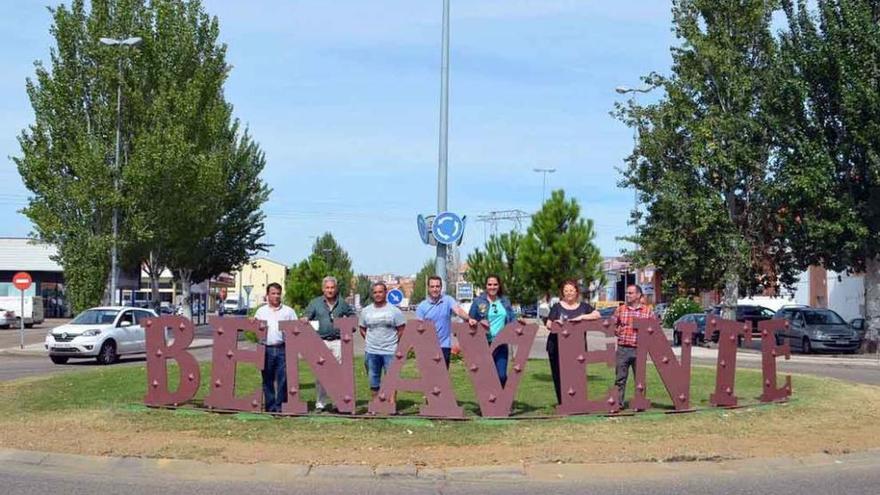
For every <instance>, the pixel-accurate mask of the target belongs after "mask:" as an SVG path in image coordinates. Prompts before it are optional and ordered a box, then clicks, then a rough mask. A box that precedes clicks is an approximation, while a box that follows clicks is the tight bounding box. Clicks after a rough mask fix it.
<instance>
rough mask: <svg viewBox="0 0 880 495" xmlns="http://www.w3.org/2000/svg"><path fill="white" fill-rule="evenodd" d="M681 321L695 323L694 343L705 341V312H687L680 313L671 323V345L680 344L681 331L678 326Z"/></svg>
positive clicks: (698, 343)
mask: <svg viewBox="0 0 880 495" xmlns="http://www.w3.org/2000/svg"><path fill="white" fill-rule="evenodd" d="M682 323H696V324H697V331H696V333H694V345H700V343H702V342H705V341H706V313H689V314H686V315H682V316H681V318H679V319H677V320H675V323H673V324H672V345H681V331H680V330H679V328H678V326H679V325H680V324H682Z"/></svg>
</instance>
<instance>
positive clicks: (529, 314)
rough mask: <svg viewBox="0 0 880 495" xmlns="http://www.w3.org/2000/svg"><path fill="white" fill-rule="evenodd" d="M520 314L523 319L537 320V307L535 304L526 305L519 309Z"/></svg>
mask: <svg viewBox="0 0 880 495" xmlns="http://www.w3.org/2000/svg"><path fill="white" fill-rule="evenodd" d="M520 313H521V314H522V316H523V318H537V317H538V305H537V304H526V305H523V306H522V308H520Z"/></svg>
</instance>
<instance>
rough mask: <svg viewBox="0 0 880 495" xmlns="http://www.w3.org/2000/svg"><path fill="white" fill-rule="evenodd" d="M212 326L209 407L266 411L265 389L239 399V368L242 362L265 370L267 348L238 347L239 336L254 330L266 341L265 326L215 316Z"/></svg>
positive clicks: (207, 402) (258, 322) (248, 321)
mask: <svg viewBox="0 0 880 495" xmlns="http://www.w3.org/2000/svg"><path fill="white" fill-rule="evenodd" d="M208 324H209V325H210V326H211V328H212V330H213V332H214V352H213V356H212V360H213V363H212V368H211V386H210V392H208V396H207V397H206V398H205V405H206V406H208V407H212V408H216V409H227V410H232V411H260V410H261V409H262V407H261V405H262V396H263V392H262V389H259V388H258V389H257V390H255V391H254V392H253V393H250V394H247V395H245V396H244V397H236V396H235V369H236V366H237V365H238V363H250V364H253V365H254V366H256V367H257V370H259V371H262V370H263V365H264V363H265V361H266V348H265V346H263V345H261V344H258V345H257V349H256V350H247V349H239V348H238V333H239V332H240V331H251V332H254V333H255V334H256V336H257V339H258V340H259V341H260V342H264V341H265V338H266V326H265V323H263V322H261V321H259V320H254V319H250V318H245V317H241V316H239V317H235V318H220V317H218V316H211V317H210V318H208Z"/></svg>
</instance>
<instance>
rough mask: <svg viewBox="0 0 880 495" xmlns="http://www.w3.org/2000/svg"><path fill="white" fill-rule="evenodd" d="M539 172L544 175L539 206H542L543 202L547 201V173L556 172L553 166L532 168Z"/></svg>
mask: <svg viewBox="0 0 880 495" xmlns="http://www.w3.org/2000/svg"><path fill="white" fill-rule="evenodd" d="M532 170H534V171H535V172H537V173H539V174H543V175H544V182H543V184H542V185H541V206H542V207H543V206H544V202H545V201H547V174H552V173H553V172H556V169H555V168H535V169H532Z"/></svg>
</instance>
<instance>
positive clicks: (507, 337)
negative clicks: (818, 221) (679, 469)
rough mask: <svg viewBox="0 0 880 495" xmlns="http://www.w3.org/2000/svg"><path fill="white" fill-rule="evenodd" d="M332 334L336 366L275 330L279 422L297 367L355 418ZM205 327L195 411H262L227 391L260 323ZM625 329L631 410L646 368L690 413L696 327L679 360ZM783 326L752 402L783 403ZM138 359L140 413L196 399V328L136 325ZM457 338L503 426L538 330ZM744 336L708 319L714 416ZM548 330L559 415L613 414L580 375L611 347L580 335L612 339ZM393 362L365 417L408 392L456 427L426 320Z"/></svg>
mask: <svg viewBox="0 0 880 495" xmlns="http://www.w3.org/2000/svg"><path fill="white" fill-rule="evenodd" d="M336 323H337V325H338V328H339V329H340V334H341V339H342V342H341V349H342V355H341V362H337V361H336V359H335V358H334V356H333V353H332V352H331V351H330V349H329V348H328V347H327V345H326V344H324V342H323V341H322V340H321V339H320V337H318V335H317V334H316V333H315V332H314V330H313V329H312V327H311V325H309V324H307V323H306V322H302V321H290V322H282V323H281V324H280V329H281V331H282V332H283V333H284V335H285V340H286V342H287V346H286V348H285V355H286V357H287V361H288V363H289V364H288V366H287V376H288V379H289V390H288V397H289V400H288V401H286V403H285V404H284V405H283V406H282V409H283V412H285V413H288V414H305V413H307V412H308V406H307V404H306V403H305V402H304V401H303V400H302V398H301V397H300V395H299V389H300V384H299V369H298V361H299V360H300V359H304V360H306V363H307V365H308V366H309V367H310V368H311V370H312V371H313V373H314V375H315V377H316V380H320V381H321V383H322V384H323V385H324V386H325V388H326V389H327V391H328V393H329V395H330V397H331V398H332V400H333V402H334V403H335V405H336V407H337V409H338V410H339V411H340V412H343V413H354V411H355V403H356V396H355V390H356V386H355V379H354V368H355V366H354V345H353V335H354V332H355V330H356V325H357V321H356V319H355V318H343V319H340V320H338V321H337V322H336ZM209 325H210V326H211V328H212V332H213V335H214V344H213V353H212V359H213V361H212V372H211V383H210V386H209V392H208V396H207V397H206V398H205V401H204V405H205V406H207V407H209V408H212V409H220V410H238V411H254V412H256V411H260V410H261V409H262V407H261V406H262V390H260V389H258V390H256V391H254V392H253V393H250V394H246V395H245V396H243V397H237V396H236V391H235V381H236V380H235V379H236V367H237V365H238V364H239V363H250V364H253V365H254V366H255V367H256V368H257V369H258V370H262V368H263V366H264V362H265V346H263V345H259V344H258V345H257V346H256V350H248V349H239V348H238V341H239V334H240V332H241V331H251V332H253V333H254V334H255V335H256V336H257V338H258V339H259V340H260V341H263V340H264V339H265V337H266V327H265V323H264V322H260V321H257V320H253V319H248V318H242V317H239V318H219V317H213V316H212V317H210V318H209ZM633 325H634V327H635V328H636V330H638V332H639V339H638V349H637V354H636V359H637V364H636V376H635V379H636V393H635V397H634V398H633V401H632V407H633V409H635V410H645V409H648V408H650V406H651V403H650V401H648V399H647V386H646V376H647V366H646V365H647V360H648V357H650V358H651V360H652V361H653V362H654V364H655V367H656V369H657V371H658V374H659V375H660V378H661V380H662V381H663V384H664V386H665V387H666V390H667V392H668V393H669V395H670V396H671V397H672V402H673V404H674V407H675V409H676V410H678V411H687V410H690V405H691V401H690V396H689V395H690V378H691V375H690V367H691V350H692V345H693V334H694V332H695V331H696V325H695V324H693V323H689V324H683V325H680V326H679V327H678V328H677V330H678V331H679V332H680V333H681V335H682V348H681V358H680V360H677V359H676V357H675V354H674V353H673V352H672V347H671V346H670V343H669V341H668V340H667V338H666V336H665V334H664V332H663V330H662V328H661V326H660V322H659V321H658V320H656V319H636V320H635V321H634V322H633ZM786 325H787V323H786V322H785V321H784V320H770V321H763V322H760V323H759V325H758V329H759V331H760V332H761V347H762V372H763V393H762V395H761V397H760V400H761V402H773V401H781V400H785V399H787V398H788V397H790V396H791V393H792V387H791V377H790V376H786V377H785V384H784V385H783V386H782V387H779V386H778V378H777V376H776V367H777V362H776V361H777V359H778V358H780V357H784V358H785V359H789V358H790V356H791V349H790V347H789V345H788V344H787V343H786V344H779V345H778V344H777V343H776V341H777V335H778V334H779V333H780V332H781V331H782V330H783V329H784V328H785V327H786ZM144 326H145V334H146V335H145V338H146V351H147V393H146V395H145V396H144V403H146V404H147V405H149V406H175V407H176V406H178V405H181V404H183V403H185V402H188V401H191V400H192V399H193V397H195V395H196V393H197V390H198V388H199V384H200V381H201V376H200V372H199V363H198V361H197V360H196V359H195V357H194V356H193V355H192V354H191V353H190V352H188V351H187V348H188V347H189V346H190V345H191V344H192V341H193V338H194V336H195V329H194V327H193V324H192V322H191V321H190V320H189V319H186V318H183V317H178V316H163V317H156V318H150V319H148V320H147V321H146V322H145V325H144ZM453 330H454V331H455V334H456V335H457V337H458V342H459V346H460V348H461V352H462V357H463V361H464V366H465V368H466V373H467V375H468V377H469V379H470V380H471V383H472V384H473V387H474V392H475V394H476V396H477V400H478V403H479V406H480V413H481V414H482V415H483V416H486V417H507V416H509V415H510V413H511V408H512V406H513V402H514V400H515V398H516V393H517V390H518V387H519V384H520V381H521V380H522V377H523V375H524V374H525V368H526V364H527V362H528V356H529V352H530V350H531V347H532V344H533V343H534V340H535V337H536V335H537V331H538V326H537V325H535V324H529V325H523V324H521V323H519V322H513V323H510V324H508V325H507V326H506V327H505V328H504V329H503V330H502V331H501V333H499V334H498V336H497V337H496V338H495V339H494V342H493V343H492V344H491V345H490V344H489V342H488V341H487V339H486V329H485V328H484V327H483V326H477V327H474V328H472V327H470V326H468V325H467V324H462V323H456V324H453ZM751 330H752V329H751V327H750V325H749V324H748V323H745V324H743V323H742V322H736V321H730V320H723V319H720V318H717V317H710V320H709V322H708V323H707V329H706V331H707V333H708V334H709V335H711V334H712V333H713V332H716V331H717V332H718V336H719V348H718V362H717V368H716V370H717V373H716V379H715V380H716V381H715V392H714V393H713V394H711V396H710V403H711V404H712V406H715V407H732V406H736V405H737V400H738V398H737V397H736V394H735V393H734V391H735V381H736V354H737V346H738V343H739V341H740V340H743V341H746V342H749V341H750V340H751V334H752V332H751ZM551 331H552V332H553V333H555V334H557V335H558V339H559V344H560V345H559V360H560V362H559V365H560V366H559V370H560V386H561V389H562V400H561V404H559V405H558V406H557V408H556V413H557V414H559V415H567V414H583V413H594V412H604V413H613V412H617V407H618V406H617V404H618V401H617V399H618V396H617V395H618V391H617V388H616V387H612V388H610V389H609V390H608V392H607V393H606V395H605V397H604V399H602V400H595V401H591V400H590V399H589V394H588V379H587V373H586V371H587V366H588V365H589V364H590V363H606V364H607V365H609V366H613V365H614V360H615V352H614V351H615V345H614V344H606V348H605V350H596V351H591V350H589V349H588V347H587V335H588V333H589V332H598V333H601V334H603V335H605V336H606V337H613V336H614V329H613V327H612V326H611V325H610V322H609V321H601V320H596V321H581V322H567V323H565V324H563V325H558V324H556V325H554V327H553V328H552V329H551ZM501 345H507V346H511V347H515V348H516V352H515V353H514V356H512V362H513V363H512V364H513V366H512V370H511V372H510V374H509V377H508V382H507V385H506V386H502V385H501V381H500V380H499V377H498V372H497V371H496V368H495V363H494V360H493V359H492V352H493V351H494V350H495V349H497V348H498V346H501ZM410 352H414V354H415V358H416V365H417V368H418V375H419V377H418V378H415V379H405V378H403V376H402V371H403V368H404V365H405V363H406V361H407V359H408V355H409V353H410ZM395 357H396V359H394V360H393V362H392V364H391V367H390V370H388V374H387V375H386V376H385V377H384V379H383V382H382V386H381V388H380V390H379V391H378V394H377V396H376V398H375V399H374V400H372V401H371V402H370V404H369V412H370V413H371V414H379V415H387V414H393V413H395V412H396V411H395V408H396V404H395V401H394V397H395V394H396V393H397V392H398V391H404V392H408V391H414V392H420V393H422V394H424V397H425V404H424V405H422V406H421V407H420V410H419V414H420V415H422V416H427V417H436V418H442V417H447V418H462V417H464V411H463V409H462V408H461V407H460V406H459V405H458V403H457V402H456V398H455V391H454V390H453V388H452V383H451V380H450V378H449V371H448V369H447V368H446V364H445V360H444V359H443V352H442V350H441V349H440V345H439V342H438V341H437V335H436V332H435V331H434V325H433V323H432V322H430V321H418V320H411V321H409V322H408V323H407V325H406V327H405V329H404V331H403V333H402V335H401V339H400V342H399V344H398V348H397V352H396V354H395ZM168 360H175V361H176V362H177V363H178V366H179V368H180V377H179V379H178V380H179V381H178V387H177V390H176V391H174V392H171V391H170V390H169V386H168V370H167V367H168Z"/></svg>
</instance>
